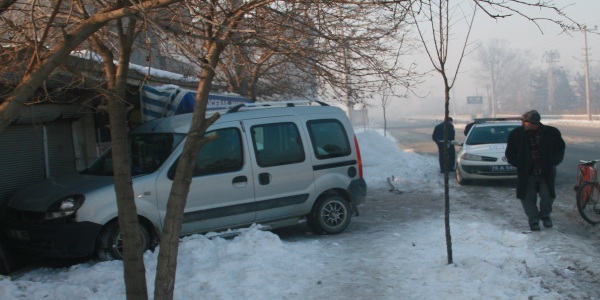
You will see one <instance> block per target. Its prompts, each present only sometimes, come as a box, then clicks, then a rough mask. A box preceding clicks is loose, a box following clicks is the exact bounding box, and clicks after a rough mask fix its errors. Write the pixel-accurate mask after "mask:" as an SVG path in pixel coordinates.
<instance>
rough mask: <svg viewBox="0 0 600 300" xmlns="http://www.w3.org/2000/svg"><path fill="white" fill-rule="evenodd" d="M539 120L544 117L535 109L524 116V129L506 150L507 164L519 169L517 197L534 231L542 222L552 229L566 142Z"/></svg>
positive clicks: (517, 131) (512, 136)
mask: <svg viewBox="0 0 600 300" xmlns="http://www.w3.org/2000/svg"><path fill="white" fill-rule="evenodd" d="M540 120H541V116H540V114H539V113H538V112H537V111H535V110H532V111H528V112H526V113H524V114H523V116H522V117H521V123H522V125H523V126H521V127H517V128H515V129H514V130H513V131H512V132H511V133H510V135H509V136H508V143H507V146H506V151H505V155H506V158H507V160H508V163H509V164H511V165H513V166H515V167H517V181H518V182H517V198H519V199H521V204H522V205H523V209H524V211H525V214H526V215H527V218H528V219H529V228H530V229H531V230H532V231H539V230H540V224H539V222H540V220H542V222H543V224H544V227H546V228H549V227H552V220H551V219H550V213H551V212H552V204H553V202H554V198H556V192H555V189H554V179H555V177H556V166H557V165H558V164H560V163H561V162H562V160H563V157H564V155H565V142H564V141H563V139H562V137H561V134H560V131H559V130H558V129H556V128H554V127H552V126H547V125H543V124H542V123H541V122H540ZM538 194H539V196H540V206H539V209H538V206H537V196H538Z"/></svg>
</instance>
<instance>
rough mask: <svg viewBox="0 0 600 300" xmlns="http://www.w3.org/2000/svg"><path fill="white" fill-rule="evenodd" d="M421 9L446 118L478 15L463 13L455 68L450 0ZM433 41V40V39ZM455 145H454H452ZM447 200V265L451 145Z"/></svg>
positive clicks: (436, 0) (423, 34) (425, 40)
mask: <svg viewBox="0 0 600 300" xmlns="http://www.w3.org/2000/svg"><path fill="white" fill-rule="evenodd" d="M418 11H419V12H421V14H422V15H421V16H422V17H423V18H424V19H425V20H424V21H423V24H424V25H421V22H420V21H419V20H418V19H417V15H416V12H413V17H414V18H415V20H416V22H415V24H416V28H417V30H418V32H419V37H420V39H421V41H422V42H423V46H424V48H425V51H426V52H427V55H428V57H429V61H430V62H431V64H432V65H433V68H434V69H435V71H436V72H438V73H439V74H440V76H441V77H442V81H443V83H444V119H447V118H448V117H449V105H450V90H451V89H452V87H453V86H454V83H455V82H456V77H457V74H458V70H459V69H460V64H461V62H462V59H463V58H464V56H465V51H466V48H467V42H468V40H469V34H470V32H471V28H472V24H473V19H474V18H475V13H474V12H473V14H472V15H471V18H470V20H469V19H467V18H466V16H464V15H463V16H461V17H460V18H462V19H464V20H467V27H468V31H467V33H466V36H465V37H464V44H463V46H462V51H460V52H459V55H458V56H457V60H458V63H457V65H456V67H455V70H454V71H452V70H451V69H449V64H448V63H449V62H448V57H449V53H450V51H449V50H450V32H451V25H450V24H451V19H452V18H453V16H454V15H453V14H454V13H455V12H454V9H451V7H450V6H449V1H448V0H431V1H427V3H423V4H422V6H420V7H419V10H418ZM425 25H428V26H429V30H430V32H429V34H430V38H426V34H427V32H426V31H424V30H425V29H424V28H423V26H425ZM430 41H431V42H430ZM443 124H444V144H445V145H446V144H448V142H449V141H448V122H444V123H443ZM453 147H454V146H453ZM443 156H444V200H445V201H444V203H445V228H446V250H447V254H448V264H451V263H452V237H451V235H450V194H449V185H448V171H449V170H450V166H449V161H450V159H449V158H450V157H449V152H448V147H444V154H443Z"/></svg>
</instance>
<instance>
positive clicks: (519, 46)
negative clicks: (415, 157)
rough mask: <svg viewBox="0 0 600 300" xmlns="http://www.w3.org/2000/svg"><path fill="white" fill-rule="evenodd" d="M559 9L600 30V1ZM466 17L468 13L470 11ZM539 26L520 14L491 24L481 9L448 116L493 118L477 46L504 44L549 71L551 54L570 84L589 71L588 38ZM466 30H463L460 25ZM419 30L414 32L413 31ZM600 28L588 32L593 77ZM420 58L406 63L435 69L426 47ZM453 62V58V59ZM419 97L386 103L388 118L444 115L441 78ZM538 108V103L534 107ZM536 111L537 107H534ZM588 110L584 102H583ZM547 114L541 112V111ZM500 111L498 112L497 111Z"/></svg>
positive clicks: (572, 1)
mask: <svg viewBox="0 0 600 300" xmlns="http://www.w3.org/2000/svg"><path fill="white" fill-rule="evenodd" d="M554 2H555V3H556V5H557V6H558V7H564V12H566V13H567V14H568V15H569V17H571V18H572V19H573V20H575V21H577V22H579V23H581V24H585V25H586V26H588V28H590V29H592V30H594V28H595V26H600V13H599V12H600V1H598V0H559V1H554ZM467 13H468V12H467ZM461 23H464V21H461V22H458V21H457V22H456V24H455V25H454V26H455V27H454V29H453V30H452V33H451V34H452V36H451V38H452V40H451V42H450V43H451V46H453V47H454V49H453V50H452V51H451V53H450V55H451V57H452V60H454V61H456V60H458V58H459V54H460V49H459V48H460V47H461V46H462V44H463V41H464V36H465V34H466V26H463V25H461ZM539 24H540V28H541V30H542V31H540V28H538V27H537V26H536V24H534V23H533V22H530V21H527V20H525V19H524V18H522V17H520V16H516V15H515V16H510V17H507V18H503V19H499V20H497V21H496V20H493V19H491V18H490V17H488V16H487V15H485V14H484V13H483V11H481V10H479V11H478V12H477V17H476V20H475V24H474V28H473V29H472V33H471V37H470V44H469V47H468V52H469V53H468V56H467V57H466V58H465V59H464V61H463V64H462V66H461V68H460V73H459V75H458V79H457V81H456V84H455V86H454V88H453V89H452V90H451V95H450V97H451V99H450V115H451V116H467V117H468V116H473V115H477V116H482V115H489V114H490V108H489V103H488V102H489V100H488V97H487V95H488V93H489V91H488V88H487V86H486V83H485V82H483V80H477V79H476V78H475V77H476V74H475V73H476V69H477V68H478V66H480V65H481V63H480V62H479V61H478V60H477V57H476V56H477V48H478V45H481V44H483V45H486V43H489V42H490V41H492V40H494V39H496V40H504V41H506V42H507V46H508V47H509V48H510V49H512V50H519V51H528V52H529V57H530V60H531V64H532V67H533V68H535V69H537V70H547V69H548V68H549V62H548V59H549V55H550V54H553V56H552V61H553V65H554V67H556V68H560V69H562V70H564V71H565V72H566V74H567V75H568V77H569V79H570V80H573V78H574V77H575V76H576V75H577V73H579V74H581V75H583V74H584V72H585V69H584V67H585V64H584V62H585V55H584V53H585V52H584V49H585V47H584V43H585V39H584V34H583V33H582V32H581V31H573V32H569V33H564V32H562V30H561V28H559V27H558V26H557V25H555V24H550V23H548V22H540V23H539ZM461 26H462V27H461ZM415 31H416V29H415ZM598 33H600V29H599V30H597V31H596V32H595V33H588V34H587V44H588V57H589V68H590V69H589V72H590V78H593V77H594V76H600V74H595V73H596V72H600V35H599V34H598ZM419 48H420V49H421V52H422V53H421V54H416V55H414V58H410V57H406V60H411V59H414V60H415V61H416V62H417V63H418V64H419V70H420V71H421V72H426V71H428V70H431V69H432V67H431V66H432V65H431V62H430V61H429V60H428V58H427V57H426V56H425V54H424V53H425V51H424V50H422V49H423V46H422V45H420V47H419ZM449 61H450V59H449ZM452 72H454V69H452ZM415 91H416V93H417V94H418V96H420V97H422V98H419V97H418V96H417V95H411V96H409V98H408V99H398V98H395V99H393V100H392V101H391V103H390V104H389V105H388V107H387V110H386V115H387V118H388V120H393V119H394V118H403V117H410V116H419V115H425V116H434V117H439V116H443V113H444V94H443V93H444V88H443V82H442V79H441V76H440V75H439V74H438V73H436V72H431V73H430V74H429V75H427V76H426V78H425V82H423V83H422V84H420V85H419V86H418V87H417V88H416V89H415ZM469 96H482V97H483V103H482V104H467V97H469ZM368 103H369V105H370V107H369V108H368V110H369V113H368V114H369V119H370V121H371V122H380V121H381V117H382V108H381V99H380V97H379V96H378V95H374V96H373V99H369V100H368ZM532 106H535V105H532ZM531 108H532V109H539V108H537V107H531ZM582 108H583V109H585V104H583V107H582ZM541 110H543V109H541ZM499 113H500V112H499Z"/></svg>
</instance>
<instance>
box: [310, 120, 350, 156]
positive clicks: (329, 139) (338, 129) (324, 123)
mask: <svg viewBox="0 0 600 300" xmlns="http://www.w3.org/2000/svg"><path fill="white" fill-rule="evenodd" d="M307 127H308V134H309V135H310V140H311V142H312V145H313V151H314V153H315V156H316V157H317V158H318V159H327V158H333V157H342V156H348V155H350V153H351V152H352V151H351V149H350V142H349V141H348V135H347V134H346V130H345V129H344V125H342V123H340V121H338V120H334V119H325V120H312V121H308V122H307Z"/></svg>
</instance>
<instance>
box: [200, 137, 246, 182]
mask: <svg viewBox="0 0 600 300" xmlns="http://www.w3.org/2000/svg"><path fill="white" fill-rule="evenodd" d="M211 135H217V139H215V140H214V141H212V142H210V143H208V144H206V145H204V147H202V149H200V152H199V153H198V156H197V157H196V166H195V167H194V173H193V176H202V175H209V174H216V173H226V172H233V171H238V170H240V169H242V165H243V164H244V156H243V154H242V153H243V151H242V142H241V136H240V132H239V130H238V129H236V128H225V129H219V130H215V131H211V132H208V133H206V136H211Z"/></svg>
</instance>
